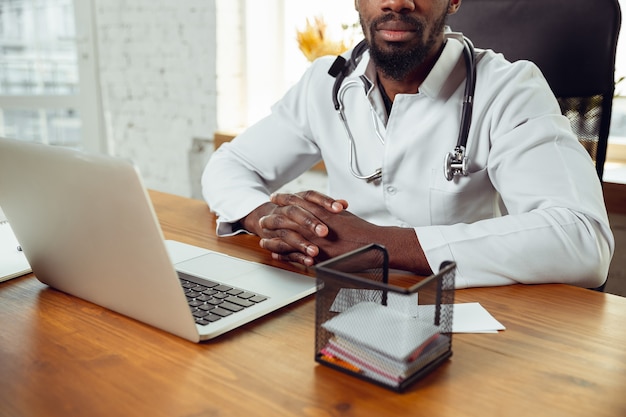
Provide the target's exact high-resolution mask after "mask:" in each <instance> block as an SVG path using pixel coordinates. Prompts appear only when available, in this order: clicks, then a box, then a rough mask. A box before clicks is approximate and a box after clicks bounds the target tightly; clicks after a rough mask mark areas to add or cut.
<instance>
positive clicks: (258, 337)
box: [0, 192, 626, 417]
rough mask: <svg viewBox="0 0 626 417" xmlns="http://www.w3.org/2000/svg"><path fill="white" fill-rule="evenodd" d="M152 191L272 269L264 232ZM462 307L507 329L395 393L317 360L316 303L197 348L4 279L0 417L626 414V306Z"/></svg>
mask: <svg viewBox="0 0 626 417" xmlns="http://www.w3.org/2000/svg"><path fill="white" fill-rule="evenodd" d="M151 196H152V198H153V201H154V204H155V208H156V211H157V213H158V216H159V218H160V220H161V223H162V226H163V229H164V233H165V235H166V237H167V238H169V239H178V240H181V241H184V242H188V243H192V244H196V245H200V246H204V247H207V248H212V249H215V250H219V251H223V252H226V253H229V254H233V255H239V256H241V257H244V258H247V259H250V260H254V261H259V262H264V263H270V264H273V261H272V260H271V258H270V257H269V256H267V254H265V253H264V252H262V251H260V250H259V249H258V248H257V239H256V238H254V237H251V236H238V237H234V238H225V239H217V238H216V237H215V234H214V230H215V219H214V218H213V216H212V215H211V214H210V213H209V210H208V209H207V208H206V206H205V204H204V203H203V202H200V201H194V200H189V199H184V198H180V197H175V196H172V195H167V194H161V193H156V192H152V193H151ZM295 269H298V268H295ZM456 299H457V301H459V302H471V301H478V302H480V303H482V305H483V306H485V307H486V308H487V309H488V310H489V311H490V312H491V313H492V314H493V315H494V316H495V317H496V318H497V319H499V320H500V321H501V322H502V323H503V324H504V325H505V326H506V327H507V330H506V331H504V332H501V333H500V334H482V335H481V334H457V335H455V336H454V339H453V350H454V355H453V356H452V358H451V360H449V361H448V362H447V363H445V364H444V365H443V366H442V367H441V368H439V369H438V370H436V371H435V372H434V373H432V374H430V375H429V376H428V377H427V378H426V379H424V380H422V381H420V382H418V383H417V384H416V385H413V386H412V387H410V388H409V389H408V391H407V392H405V393H403V394H396V393H393V392H391V391H389V390H387V389H384V388H380V387H378V386H375V385H372V384H369V383H366V382H363V381H360V380H358V379H356V378H353V377H350V376H347V375H344V374H342V373H339V372H337V371H334V370H332V369H329V368H327V367H324V366H321V365H318V364H316V363H315V362H314V360H313V354H314V352H313V351H314V346H313V342H314V302H313V296H312V297H310V298H308V299H306V300H303V301H301V302H298V303H296V304H294V305H291V306H289V307H287V308H285V309H282V310H281V311H279V312H277V313H275V314H274V315H272V316H271V317H268V318H263V319H260V320H258V321H256V322H253V323H251V324H248V325H247V326H245V327H244V328H243V329H239V330H236V331H233V332H231V333H228V334H226V335H224V336H223V337H220V338H218V339H216V340H213V341H210V342H208V343H203V344H198V345H196V344H193V343H189V342H187V341H185V340H182V339H179V338H177V337H175V336H171V335H169V334H166V333H164V332H162V331H159V330H156V329H154V328H151V327H148V326H146V325H143V324H141V323H138V322H135V321H133V320H131V319H128V318H125V317H122V316H120V315H118V314H115V313H112V312H110V311H107V310H105V309H103V308H100V307H98V306H95V305H92V304H90V303H87V302H84V301H82V300H79V299H76V298H74V297H71V296H68V295H65V294H62V293H59V292H57V291H55V290H51V289H49V288H47V287H46V286H44V285H42V284H40V283H39V282H38V281H37V280H36V279H35V278H33V276H32V275H31V276H26V277H22V278H18V279H15V280H11V281H8V282H5V283H3V284H0V415H1V416H28V417H31V416H34V417H37V416H65V417H67V416H81V417H82V416H90V417H94V416H107V417H108V416H124V417H127V416H141V417H145V416H164V417H165V416H167V417H172V416H218V415H219V416H273V417H274V416H364V415H368V416H369V415H371V416H394V415H397V416H409V415H410V416H420V415H424V416H446V417H450V416H499V417H501V416H507V417H510V416H550V417H556V416H567V417H571V416H594V417H600V416H607V417H608V416H610V417H616V416H623V415H626V395H624V394H625V392H626V330H625V328H626V299H624V298H621V297H617V296H613V295H609V294H602V293H597V292H593V291H590V290H584V289H580V288H574V287H569V286H566V285H541V286H521V285H517V286H511V287H501V288H485V289H470V290H462V291H458V292H457V295H456Z"/></svg>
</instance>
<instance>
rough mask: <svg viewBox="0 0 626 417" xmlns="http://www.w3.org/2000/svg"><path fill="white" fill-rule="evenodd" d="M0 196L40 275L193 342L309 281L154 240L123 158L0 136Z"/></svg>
mask: <svg viewBox="0 0 626 417" xmlns="http://www.w3.org/2000/svg"><path fill="white" fill-rule="evenodd" d="M0 206H1V207H2V208H3V210H4V212H5V214H6V216H7V218H8V221H9V223H10V225H11V227H12V229H13V231H14V232H15V235H16V236H17V239H18V241H19V242H20V244H21V246H22V249H23V251H24V253H25V255H26V258H27V259H28V261H29V263H30V266H31V268H32V270H33V272H34V274H35V275H36V277H37V278H38V279H39V280H40V281H41V282H43V283H45V284H47V285H49V286H50V287H53V288H55V289H57V290H60V291H63V292H66V293H68V294H72V295H74V296H76V297H79V298H82V299H85V300H88V301H90V302H92V303H95V304H98V305H101V306H103V307H106V308H108V309H111V310H113V311H116V312H118V313H121V314H124V315H126V316H129V317H132V318H134V319H136V320H139V321H141V322H143V323H147V324H149V325H152V326H154V327H157V328H159V329H162V330H165V331H167V332H170V333H173V334H175V335H178V336H180V337H183V338H185V339H188V340H191V341H194V342H198V341H201V340H207V339H211V338H213V337H215V336H218V335H220V334H223V333H224V332H227V331H229V330H232V329H234V328H236V327H239V326H241V325H243V324H245V323H248V322H250V321H252V320H254V319H256V318H259V317H261V316H264V315H266V314H268V313H270V312H272V311H275V310H277V309H278V308H280V307H283V306H285V305H287V304H289V303H291V302H294V301H296V300H299V299H301V298H303V297H305V296H307V295H310V294H312V293H314V292H315V289H316V284H315V279H313V278H311V277H308V276H305V275H301V274H298V273H294V272H289V271H286V270H283V269H279V268H274V267H271V266H267V265H262V264H258V263H254V262H248V261H245V260H242V259H238V258H234V257H231V256H227V255H224V254H220V253H217V252H213V251H209V250H206V249H202V248H199V247H195V246H191V245H186V244H183V243H180V242H175V241H164V239H163V234H162V232H161V229H160V227H159V224H158V221H157V218H156V216H155V213H154V209H153V207H152V204H151V202H150V199H149V197H148V194H147V192H146V189H145V187H144V185H143V183H142V180H141V177H140V174H139V171H138V170H137V168H136V167H135V166H134V165H133V164H132V163H130V162H128V161H126V160H123V159H119V158H113V157H109V156H103V155H94V154H88V153H84V152H81V151H76V150H71V149H67V148H61V147H55V146H49V145H41V144H35V143H28V142H22V141H16V140H9V139H2V138H0ZM207 233H209V231H207Z"/></svg>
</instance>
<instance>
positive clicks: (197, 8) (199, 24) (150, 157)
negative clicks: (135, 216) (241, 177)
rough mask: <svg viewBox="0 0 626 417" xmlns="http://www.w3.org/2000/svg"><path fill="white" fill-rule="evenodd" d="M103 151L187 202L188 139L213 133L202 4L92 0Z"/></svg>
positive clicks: (190, 181)
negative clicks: (130, 163)
mask: <svg viewBox="0 0 626 417" xmlns="http://www.w3.org/2000/svg"><path fill="white" fill-rule="evenodd" d="M94 2H95V7H94V10H95V12H94V13H95V23H96V33H97V38H98V51H97V55H98V60H99V62H98V65H99V69H100V86H101V91H102V104H103V111H104V118H105V128H106V137H107V142H108V147H109V152H111V153H112V154H115V155H117V156H121V157H126V158H130V159H132V160H133V161H135V162H136V163H137V164H138V166H139V168H140V170H141V172H142V175H143V177H144V179H145V182H146V186H147V187H148V188H152V189H157V190H160V191H166V192H171V193H174V194H179V195H184V196H191V195H192V194H193V192H192V189H194V188H196V187H197V185H198V182H199V178H198V176H197V175H195V174H194V175H191V174H190V167H192V166H193V165H194V164H196V165H198V164H201V163H203V161H200V162H198V161H194V153H202V151H203V149H197V148H198V144H196V148H195V149H193V152H192V148H194V143H193V139H194V138H206V139H210V138H212V136H213V133H214V132H215V130H216V125H217V121H216V112H217V110H216V100H217V88H216V65H215V60H216V49H217V48H216V29H215V28H216V12H215V2H214V1H207V0H176V1H171V0H94Z"/></svg>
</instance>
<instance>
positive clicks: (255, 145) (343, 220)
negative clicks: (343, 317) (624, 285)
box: [202, 0, 614, 288]
mask: <svg viewBox="0 0 626 417" xmlns="http://www.w3.org/2000/svg"><path fill="white" fill-rule="evenodd" d="M460 5H461V0H412V1H410V0H356V1H355V6H356V9H357V11H358V12H359V16H360V20H361V25H362V28H363V32H364V35H365V39H366V46H367V48H366V49H367V50H366V51H364V52H363V51H360V52H363V53H362V55H360V57H358V58H357V57H355V56H354V55H357V54H354V55H351V54H350V53H347V54H346V57H348V58H349V57H350V56H353V59H354V64H355V65H354V66H355V68H351V69H350V71H348V70H346V71H345V73H344V74H343V75H345V79H343V81H342V82H341V85H340V86H338V89H337V90H335V93H334V92H333V91H334V90H333V87H334V84H335V78H333V77H332V76H331V75H329V74H328V70H329V68H330V67H331V65H332V64H333V61H334V58H332V57H327V58H320V59H318V60H316V61H315V62H314V63H313V64H312V65H311V67H310V68H309V69H308V70H307V71H306V73H305V74H304V75H303V77H302V79H301V80H300V81H299V82H298V83H297V84H296V85H295V86H294V87H293V88H292V89H291V90H290V91H288V92H287V94H286V95H285V96H284V97H283V98H282V99H281V100H280V101H279V102H278V103H276V104H275V105H274V106H273V108H272V113H271V115H269V116H268V117H267V118H265V119H263V120H261V121H260V122H258V123H257V124H255V125H253V126H251V127H250V128H249V129H247V130H246V131H245V132H244V133H242V134H241V135H239V136H238V137H237V138H235V139H234V140H233V141H232V142H230V143H228V144H225V145H223V146H221V147H220V148H219V149H218V150H217V151H216V152H215V154H214V155H212V157H211V159H210V161H209V163H208V164H207V167H206V169H205V172H204V174H203V178H202V182H203V192H204V196H205V199H206V200H207V202H208V204H209V206H210V207H211V209H212V210H213V211H215V212H216V213H217V214H218V234H219V235H220V236H228V235H232V234H235V233H241V232H247V233H252V234H256V235H258V236H259V237H260V245H261V247H263V248H265V249H267V250H268V251H270V252H271V253H272V256H273V257H274V258H275V259H280V260H284V261H291V262H297V263H300V264H303V265H306V266H312V265H314V264H315V263H317V262H319V261H321V260H325V259H328V258H331V257H334V256H337V255H339V254H342V253H345V252H347V251H350V250H353V249H356V248H359V247H362V246H364V245H366V244H369V243H379V244H381V245H383V246H385V247H386V248H387V250H388V252H389V260H390V267H392V268H395V269H402V270H406V271H411V272H414V273H416V274H420V275H427V274H430V273H432V272H433V271H436V270H437V269H438V268H439V265H440V264H441V262H442V261H445V260H451V261H455V262H456V264H457V276H456V286H457V287H458V288H463V287H472V286H493V285H507V284H513V283H545V282H563V283H570V284H573V285H578V286H582V287H597V286H600V285H601V284H603V283H604V281H605V280H606V277H607V273H608V268H609V263H610V260H611V257H612V255H613V251H614V240H613V235H612V233H611V230H610V228H609V223H608V218H607V213H606V208H605V206H604V200H603V196H602V188H601V184H600V181H599V179H598V177H597V175H596V173H595V169H594V165H593V162H592V160H591V158H590V157H589V155H588V154H587V152H586V151H585V150H584V149H583V147H582V146H581V145H580V144H579V143H578V140H577V138H576V137H575V135H574V134H573V133H572V131H571V128H570V125H569V122H568V120H567V119H566V118H565V117H564V116H563V115H562V114H561V112H560V109H559V106H558V103H557V101H556V99H555V97H554V95H553V93H552V92H551V90H550V88H549V86H548V84H547V82H546V81H545V79H544V77H543V76H542V74H541V72H540V71H539V69H538V68H537V67H536V66H535V65H534V64H532V63H530V62H526V61H520V62H516V63H510V62H508V61H506V60H505V58H504V57H503V56H502V55H499V54H496V53H494V52H493V51H490V50H481V49H476V51H474V54H473V57H474V59H475V72H476V86H475V94H474V99H473V114H472V116H471V126H470V128H469V134H468V138H467V144H466V146H465V147H463V150H464V151H465V155H464V156H466V157H467V161H466V162H465V164H464V163H462V162H460V163H457V164H456V165H455V167H457V168H459V170H460V169H461V168H463V167H464V168H466V172H464V173H461V174H460V175H451V171H450V170H447V171H445V172H444V168H443V163H444V160H446V159H447V157H446V155H447V154H448V153H449V152H451V151H452V150H453V149H455V146H456V145H457V138H458V137H459V130H460V125H461V118H462V111H461V109H462V105H463V101H464V96H465V85H466V83H467V80H468V77H467V75H468V69H469V70H471V66H470V65H468V62H467V61H466V60H465V57H464V53H465V52H464V51H466V48H467V49H469V48H468V47H466V46H465V42H464V40H463V36H462V35H461V34H458V33H454V32H452V31H451V30H449V29H448V28H447V27H446V25H445V23H446V16H447V15H448V14H452V13H456V12H457V10H458V9H459V7H460ZM461 13H462V11H461ZM451 29H452V30H453V29H454V28H451ZM348 62H351V61H350V60H348ZM338 99H339V103H341V104H342V106H340V107H341V109H342V110H343V112H344V115H345V124H344V123H343V122H342V120H341V118H340V117H338V116H337V111H336V108H335V105H334V102H336V100H338ZM346 126H347V128H346ZM319 160H323V161H324V163H325V166H326V170H327V172H328V192H327V195H326V194H321V193H318V192H315V191H303V192H301V193H298V194H277V193H275V191H276V190H277V189H278V188H279V187H280V186H282V185H283V184H285V183H287V182H289V181H291V180H292V179H294V178H296V177H297V176H298V175H300V174H301V173H302V172H304V171H306V170H307V169H309V168H310V167H311V166H312V165H314V164H315V163H317V162H318V161H319ZM464 174H465V175H464ZM449 177H452V178H451V179H450V178H449Z"/></svg>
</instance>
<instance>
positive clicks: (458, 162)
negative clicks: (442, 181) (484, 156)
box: [443, 146, 468, 181]
mask: <svg viewBox="0 0 626 417" xmlns="http://www.w3.org/2000/svg"><path fill="white" fill-rule="evenodd" d="M467 164H468V160H467V156H465V148H464V147H462V146H457V147H456V148H454V151H453V152H448V153H447V154H446V157H445V160H444V162H443V175H444V176H445V177H446V179H447V180H448V181H452V178H454V177H455V176H457V175H463V176H467V175H468V170H467Z"/></svg>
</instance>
